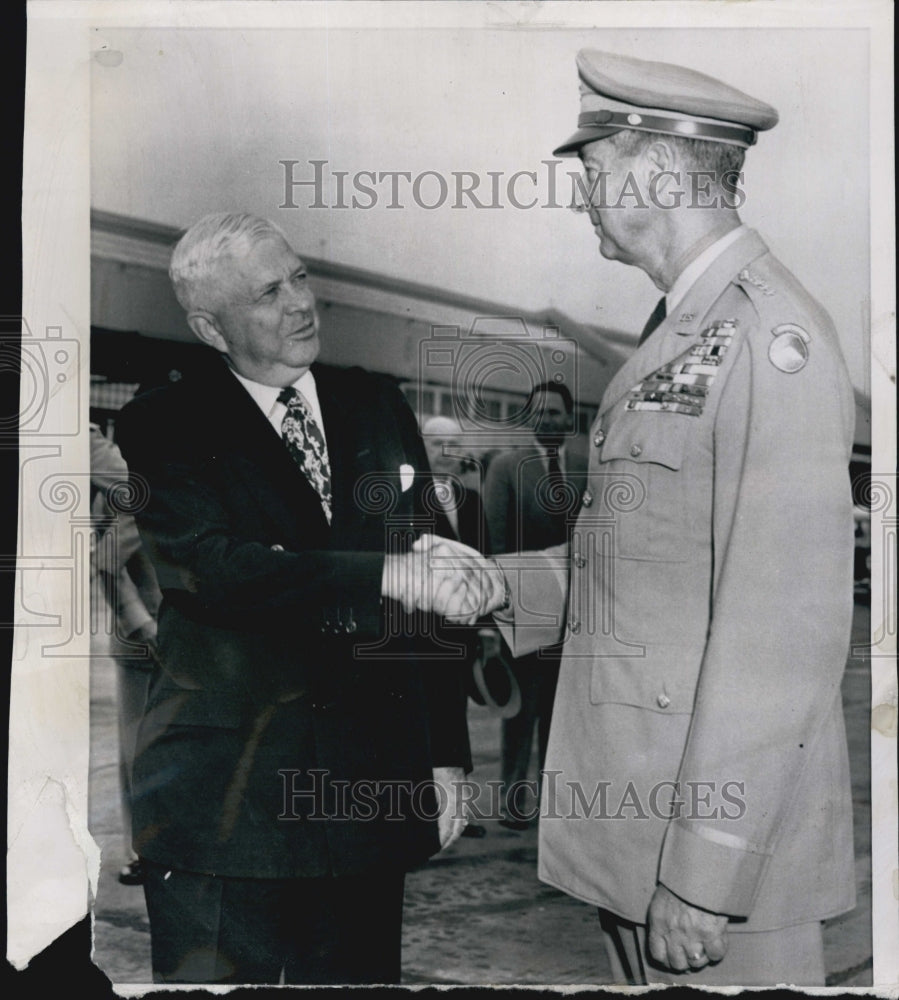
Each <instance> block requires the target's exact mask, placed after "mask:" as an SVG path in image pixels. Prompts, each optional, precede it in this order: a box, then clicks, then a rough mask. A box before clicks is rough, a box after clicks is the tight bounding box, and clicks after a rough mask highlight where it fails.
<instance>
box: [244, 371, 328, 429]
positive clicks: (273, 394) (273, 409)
mask: <svg viewBox="0 0 899 1000" xmlns="http://www.w3.org/2000/svg"><path fill="white" fill-rule="evenodd" d="M231 372H232V374H233V375H234V377H235V378H236V379H237V381H238V382H240V384H241V385H242V386H243V387H244V389H246V390H247V392H248V393H249V394H250V395H251V396H252V397H253V400H254V402H255V403H256V405H257V406H258V407H259V409H260V410H262V412H263V413H264V414H265V415H266V417H268V419H269V420H271V419H272V418H273V417H275V416H276V415H277V414H278V412H279V407H280V408H281V409H282V410H283V408H284V404H283V403H279V402H278V397H279V396H280V395H281V392H282V391H283V390H282V388H281V386H277V385H263V384H262V383H261V382H254V381H253V380H252V379H249V378H245V377H244V376H243V375H241V374H240V373H239V372H236V371H234V369H233V368H232V369H231ZM293 388H294V389H297V390H298V391H299V392H301V393H302V394H303V396H304V397H305V399H306V401H307V402H308V403H309V405H310V406H311V407H312V409H313V413H316V415H317V411H318V393H317V392H316V390H315V377H314V376H313V374H312V372H311V371H306V372H304V373H303V374H302V375H301V376H300V377H299V378H298V379H297V380H296V382H294V383H293Z"/></svg>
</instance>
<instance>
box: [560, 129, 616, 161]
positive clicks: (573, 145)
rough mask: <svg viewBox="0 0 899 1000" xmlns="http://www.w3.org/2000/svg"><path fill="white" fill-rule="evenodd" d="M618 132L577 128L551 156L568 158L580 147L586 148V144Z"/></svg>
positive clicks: (614, 130)
mask: <svg viewBox="0 0 899 1000" xmlns="http://www.w3.org/2000/svg"><path fill="white" fill-rule="evenodd" d="M620 131H621V129H620V128H579V129H578V130H577V132H575V133H574V135H573V136H571V137H570V138H569V139H568V140H567V141H565V142H563V143H562V145H561V146H557V147H556V148H555V149H554V150H553V156H570V155H571V154H572V153H576V152H577V151H578V150H579V149H580V148H581V146H586V145H587V143H588V142H596V140H597V139H606V138H608V137H609V136H610V135H614V133H615V132H620Z"/></svg>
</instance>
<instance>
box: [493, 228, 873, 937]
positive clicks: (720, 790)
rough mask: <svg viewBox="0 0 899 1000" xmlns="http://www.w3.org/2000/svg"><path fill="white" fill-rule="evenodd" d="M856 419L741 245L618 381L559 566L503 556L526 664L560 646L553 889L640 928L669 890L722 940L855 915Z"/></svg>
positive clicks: (802, 294)
mask: <svg viewBox="0 0 899 1000" xmlns="http://www.w3.org/2000/svg"><path fill="white" fill-rule="evenodd" d="M853 421H854V406H853V395H852V390H851V386H850V383H849V380H848V377H847V374H846V371H845V366H844V363H843V360H842V357H841V354H840V351H839V347H838V343H837V339H836V335H835V332H834V330H833V327H832V324H831V322H830V320H829V318H828V317H827V315H826V313H824V311H823V310H822V309H821V307H820V306H819V305H818V304H817V303H816V302H815V301H814V300H813V299H811V297H810V296H809V295H808V293H807V292H806V291H805V290H804V289H803V288H802V286H801V285H800V284H799V283H798V282H797V280H796V279H795V278H794V276H793V275H792V274H790V272H789V271H787V270H786V269H785V268H784V267H783V266H782V265H781V264H780V263H779V262H778V261H777V260H776V259H775V258H773V257H772V256H771V254H770V253H769V251H768V249H767V247H766V246H765V244H764V243H763V242H762V240H761V239H760V238H759V236H758V235H757V234H756V233H755V232H753V231H751V230H747V231H746V233H744V234H743V235H741V236H740V237H739V238H738V239H737V240H736V242H735V243H734V244H732V245H731V246H730V247H729V248H728V249H726V250H725V251H724V252H723V254H722V255H721V256H720V257H718V258H717V259H716V260H715V261H714V262H713V263H712V264H711V265H710V267H709V268H708V269H707V271H706V272H705V273H704V274H703V275H702V276H701V277H700V278H699V279H698V281H697V282H696V283H695V284H694V285H693V287H692V288H691V289H690V290H689V291H688V292H687V294H686V296H685V297H684V299H683V300H682V301H681V303H680V305H679V306H678V307H677V309H676V310H675V312H674V314H673V315H672V316H670V317H669V318H668V319H667V320H666V321H665V322H664V323H663V324H662V325H661V326H660V327H659V328H658V329H657V330H656V331H655V332H654V333H653V334H652V335H651V336H650V337H649V338H648V340H647V341H646V342H645V343H644V344H643V345H641V346H640V347H639V348H638V349H637V350H636V352H635V353H634V354H633V355H632V357H631V358H630V359H629V360H628V361H627V362H626V363H625V364H624V366H623V367H622V368H621V370H620V371H619V372H618V374H617V375H616V377H615V378H614V379H613V381H612V382H611V383H610V385H609V387H608V390H607V391H606V393H605V396H604V399H603V402H602V404H601V406H600V410H599V414H598V417H597V419H596V422H595V424H594V426H593V428H592V431H591V455H590V463H589V470H588V487H587V490H586V491H585V493H584V495H583V498H582V504H581V508H580V510H579V513H578V516H577V521H576V524H575V525H574V529H573V534H572V539H571V543H570V545H571V549H570V552H566V551H565V550H564V548H561V547H560V548H558V549H555V550H548V551H546V552H543V553H536V554H524V555H520V556H518V557H515V556H512V557H508V556H507V557H499V561H500V562H501V564H502V565H503V567H504V569H505V570H506V572H507V576H508V578H509V581H510V584H511V586H512V589H513V597H514V604H513V606H514V608H515V611H514V615H515V622H514V633H513V630H512V629H510V628H508V627H507V628H506V629H505V631H506V633H507V639H508V640H509V641H510V644H511V645H512V646H513V649H514V652H515V654H516V655H522V654H525V653H528V652H531V651H532V650H534V649H536V648H538V647H539V646H543V645H546V644H548V643H550V642H552V641H554V639H555V640H557V639H558V638H559V637H560V636H562V635H564V639H565V647H564V656H563V662H562V668H561V675H560V678H559V686H558V693H557V695H556V703H555V711H554V715H553V721H552V731H551V735H550V742H549V749H548V756H547V762H546V770H547V775H546V777H545V778H544V797H543V804H542V808H541V813H542V818H541V821H540V854H539V875H540V878H541V879H542V880H543V881H544V882H547V883H549V884H551V885H554V886H556V887H558V888H560V889H563V890H564V891H566V892H568V893H570V894H571V895H573V896H576V897H578V898H580V899H583V900H585V901H587V902H590V903H593V904H596V905H599V906H602V907H605V908H608V909H610V910H612V911H613V912H614V913H617V914H618V915H619V916H621V917H624V918H626V919H629V920H632V921H635V922H638V923H643V922H645V920H646V912H647V907H648V905H649V902H650V899H651V896H652V893H653V891H654V889H655V887H656V885H657V883H658V882H661V883H663V884H664V885H666V886H667V887H668V888H669V889H671V890H672V891H673V892H674V893H676V894H677V895H678V896H680V897H681V898H682V899H685V900H687V901H688V902H690V903H692V904H694V905H697V906H701V907H703V908H705V909H708V910H711V911H714V912H717V913H725V914H728V915H729V916H731V917H732V918H733V923H732V929H734V930H740V929H746V930H762V929H769V930H772V929H776V928H778V927H783V926H788V925H790V924H793V923H798V922H802V921H807V920H812V919H817V918H825V917H829V916H832V915H835V914H838V913H841V912H843V911H845V910H847V909H850V908H851V907H852V906H853V905H854V902H855V900H854V869H853V850H852V813H851V797H850V785H849V770H848V754H847V746H846V736H845V730H844V724H843V716H842V706H841V699H840V681H841V677H842V673H843V668H844V664H845V659H846V655H847V649H848V643H849V632H850V626H851V615H852V556H853V536H852V501H851V497H850V484H849V476H848V463H849V458H850V452H851V445H852V435H853Z"/></svg>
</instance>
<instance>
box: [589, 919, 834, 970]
mask: <svg viewBox="0 0 899 1000" xmlns="http://www.w3.org/2000/svg"><path fill="white" fill-rule="evenodd" d="M599 922H600V926H601V928H602V936H603V942H604V944H605V946H606V952H607V953H608V956H609V962H610V964H611V966H612V982H613V983H621V984H625V983H627V984H630V985H638V986H642V985H644V984H647V983H650V984H651V983H666V984H671V983H676V984H678V985H680V986H694V985H695V986H776V985H778V984H779V983H785V984H788V985H793V986H823V985H824V944H823V939H822V936H821V922H820V921H819V920H814V921H810V922H809V923H804V924H795V925H794V926H792V927H782V928H780V929H779V930H775V931H738V932H736V933H735V932H733V931H729V932H728V946H727V954H726V955H725V956H724V958H722V959H721V961H720V962H716V963H715V964H709V965H706V966H705V967H704V968H702V969H698V970H696V971H695V972H693V971H692V970H691V971H689V972H673V971H672V970H670V969H663V968H660V967H659V966H657V965H656V964H655V963H654V962H653V960H652V958H651V957H650V955H649V951H648V949H647V947H646V927H645V925H643V924H633V923H631V922H630V921H627V920H622V919H621V918H620V917H617V916H615V914H613V913H610V912H609V911H608V910H602V909H601V910H600V911H599Z"/></svg>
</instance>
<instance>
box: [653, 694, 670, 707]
mask: <svg viewBox="0 0 899 1000" xmlns="http://www.w3.org/2000/svg"><path fill="white" fill-rule="evenodd" d="M656 701H657V702H658V703H659V708H667V707H668V706H669V705H670V704H671V699H670V698H669V697H668V695H667V694H660V695H659V696H658V698H656Z"/></svg>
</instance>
